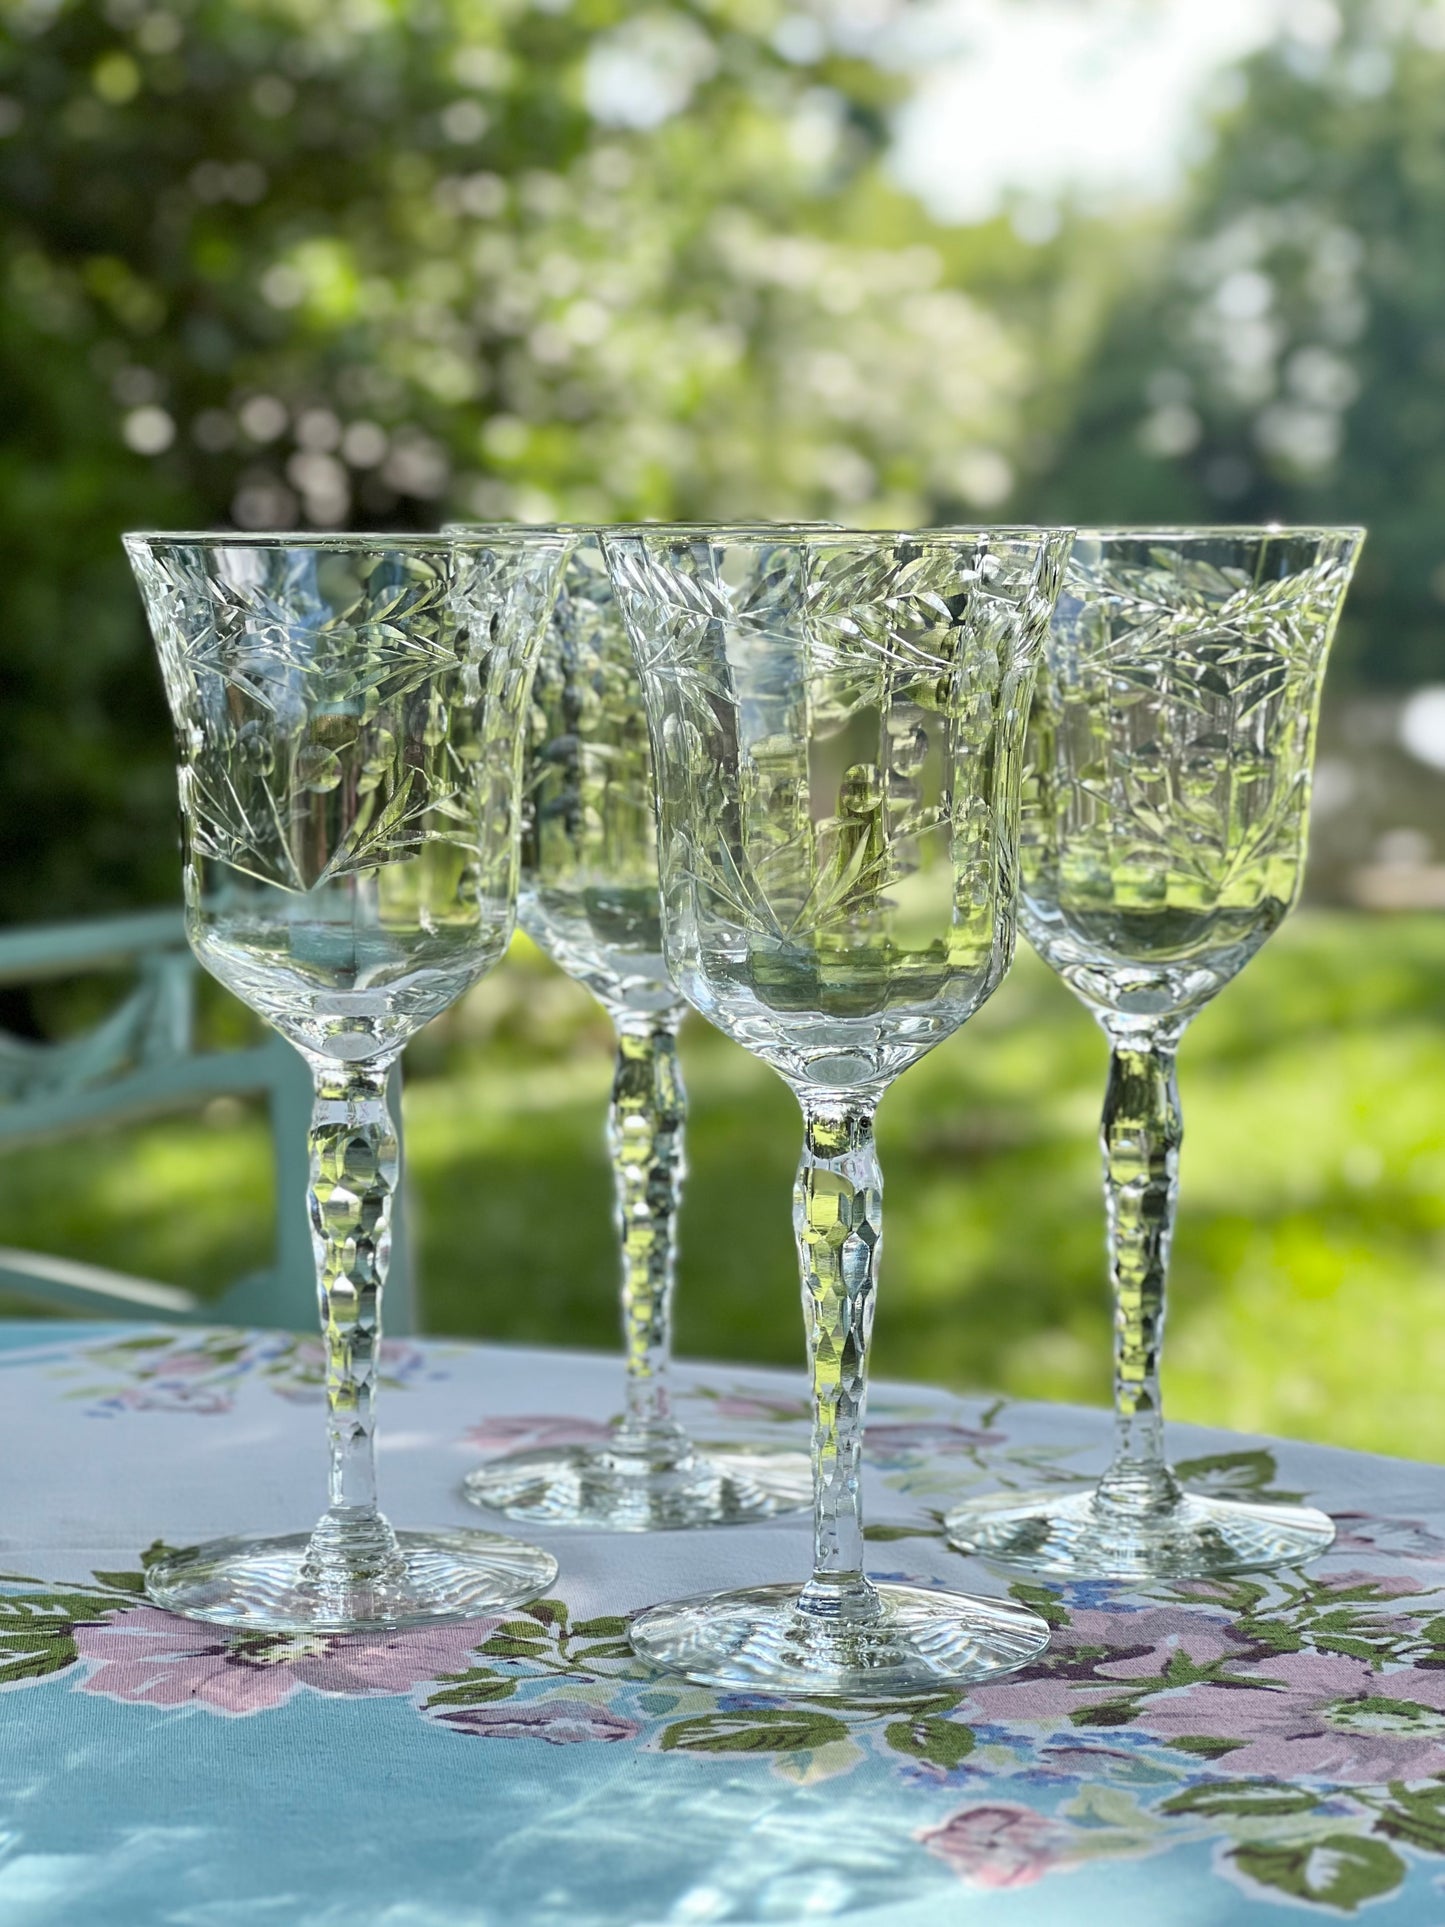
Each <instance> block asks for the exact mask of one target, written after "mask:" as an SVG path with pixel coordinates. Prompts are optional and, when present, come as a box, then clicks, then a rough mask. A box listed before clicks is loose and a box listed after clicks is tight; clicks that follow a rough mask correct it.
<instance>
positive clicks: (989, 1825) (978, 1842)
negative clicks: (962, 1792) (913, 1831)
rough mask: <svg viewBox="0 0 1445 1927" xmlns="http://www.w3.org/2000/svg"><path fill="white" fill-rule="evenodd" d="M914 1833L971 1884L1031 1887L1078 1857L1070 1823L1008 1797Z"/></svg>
mask: <svg viewBox="0 0 1445 1927" xmlns="http://www.w3.org/2000/svg"><path fill="white" fill-rule="evenodd" d="M915 1837H916V1838H917V1839H918V1840H920V1841H922V1843H923V1845H924V1846H925V1847H927V1848H928V1851H929V1852H930V1853H936V1854H937V1855H938V1857H939V1858H940V1859H941V1860H946V1861H947V1862H948V1864H949V1866H950V1867H952V1869H953V1871H954V1872H955V1873H956V1874H957V1875H958V1876H959V1878H960V1879H961V1880H965V1881H967V1882H968V1884H969V1886H971V1887H1028V1886H1031V1885H1032V1884H1033V1882H1034V1881H1036V1880H1041V1879H1042V1878H1043V1877H1044V1875H1045V1874H1046V1873H1053V1872H1055V1871H1056V1870H1057V1869H1059V1868H1062V1867H1067V1866H1071V1865H1072V1864H1073V1863H1074V1862H1075V1861H1076V1860H1077V1858H1078V1855H1077V1852H1076V1851H1075V1849H1074V1848H1073V1846H1072V1844H1071V1841H1070V1835H1069V1832H1068V1830H1067V1829H1066V1828H1064V1827H1061V1826H1059V1825H1058V1823H1057V1822H1056V1821H1053V1820H1050V1819H1048V1818H1047V1817H1046V1816H1045V1815H1044V1814H1042V1813H1035V1812H1034V1810H1033V1808H1032V1807H1021V1806H1016V1805H1014V1804H1012V1803H1011V1802H1005V1801H999V1802H997V1803H995V1804H992V1805H987V1806H976V1807H960V1808H959V1810H958V1812H957V1813H954V1814H950V1815H949V1817H948V1819H947V1820H945V1821H944V1823H943V1825H942V1826H941V1827H931V1828H929V1829H928V1830H927V1831H926V1832H924V1833H919V1834H918V1835H916V1836H915Z"/></svg>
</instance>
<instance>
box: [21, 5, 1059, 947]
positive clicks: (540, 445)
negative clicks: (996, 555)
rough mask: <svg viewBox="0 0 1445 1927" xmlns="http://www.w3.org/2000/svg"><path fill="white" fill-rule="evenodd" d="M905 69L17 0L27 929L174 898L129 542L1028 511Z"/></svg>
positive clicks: (480, 15) (783, 20) (999, 371)
mask: <svg viewBox="0 0 1445 1927" xmlns="http://www.w3.org/2000/svg"><path fill="white" fill-rule="evenodd" d="M900 84H901V83H900V82H899V81H898V79H897V78H896V77H892V76H888V75H885V74H884V73H883V72H882V71H881V70H879V69H878V68H876V67H874V66H872V65H870V64H869V63H868V62H867V61H865V60H863V59H861V58H859V57H858V56H857V55H856V54H849V53H847V52H846V51H840V50H839V49H838V48H837V47H836V46H834V45H833V44H832V43H831V42H830V40H829V37H828V35H827V33H826V32H825V31H824V30H823V28H822V27H821V26H820V25H819V24H818V21H817V20H816V19H815V18H814V17H813V16H811V15H809V14H806V13H803V12H797V11H790V10H789V9H787V8H786V7H784V6H783V5H782V4H780V0H668V3H667V4H665V5H654V6H650V7H643V8H641V9H639V8H637V7H636V6H633V5H629V4H626V0H575V4H573V5H571V6H570V7H568V6H567V5H566V0H562V4H560V5H559V4H558V0H531V3H530V4H528V0H104V3H103V4H102V3H101V0H7V4H5V6H4V7H3V11H0V277H3V287H4V302H3V313H0V387H3V391H4V392H5V394H6V397H7V411H6V412H7V416H8V422H7V428H6V431H5V439H4V444H3V448H0V579H3V580H4V581H5V583H6V585H7V590H8V595H7V608H6V616H7V624H6V628H7V633H6V641H5V647H4V650H3V654H0V679H3V682H0V701H3V704H4V714H5V719H6V743H5V754H4V756H3V758H0V869H3V874H4V876H5V879H6V889H5V896H4V901H3V905H0V916H3V917H4V918H6V919H15V920H22V919H23V920H29V919H34V918H38V917H48V916H57V915H63V914H77V913H83V912H85V911H90V910H99V909H102V908H106V907H110V906H113V905H117V904H123V903H129V902H134V901H137V900H146V899H164V898H168V897H171V896H173V895H174V894H175V888H176V880H175V874H174V855H173V848H174V837H173V833H172V830H171V822H172V818H173V803H172V779H171V774H170V768H169V760H170V759H169V750H168V742H167V736H166V730H165V725H164V720H163V716H162V711H161V704H160V700H159V691H158V688H157V685H156V680H155V678H154V676H153V675H152V673H151V670H150V666H149V661H148V655H149V652H148V649H147V646H146V643H145V640H144V633H143V629H142V625H141V620H140V613H139V609H138V606H137V603H136V599H135V596H134V593H133V590H132V588H131V586H130V584H129V581H128V578H127V574H126V570H125V567H124V563H123V560H122V557H121V554H120V550H119V545H118V542H117V536H118V534H119V531H120V530H121V529H122V528H123V527H126V526H132V527H134V526H138V525H144V524H159V525H162V526H170V527H185V526H193V527H194V526H213V525H216V524H222V523H227V522H234V523H235V524H238V525H240V526H241V527H246V528H268V527H288V526H297V525H303V526H304V525H310V526H315V527H323V528H324V527H330V526H341V525H353V526H356V525H360V526H367V525H370V526H387V525H389V526H403V527H404V526H409V525H411V526H417V525H420V526H427V525H431V524H433V523H434V522H435V520H436V519H437V517H438V516H439V515H440V514H441V513H442V512H443V511H446V512H450V513H456V512H463V513H471V514H474V515H481V516H486V517H501V516H510V515H515V516H518V517H520V518H522V519H534V520H536V519H545V518H547V517H548V516H551V515H558V516H567V517H571V518H578V519H583V518H599V519H600V518H605V517H609V516H612V517H618V516H643V515H649V514H652V515H667V514H674V515H688V514H693V515H698V514H712V515H724V516H725V515H728V514H741V513H750V514H798V513H803V512H812V513H819V512H822V513H830V512H831V513H834V514H837V513H845V514H850V515H866V516H869V517H872V518H875V519H895V518H896V519H900V520H905V521H906V520H909V519H914V518H921V517H923V516H924V515H926V514H927V513H928V512H929V510H930V508H933V507H935V506H936V505H938V504H944V505H945V506H946V508H947V511H948V512H949V513H955V514H956V513H960V512H969V511H970V510H974V511H976V510H978V509H984V508H987V507H989V506H990V505H991V504H992V503H993V502H994V501H996V500H997V499H998V498H999V496H1000V495H1001V494H1002V492H1003V491H1004V489H1006V487H1007V485H1008V479H1009V471H1008V469H1007V468H1006V467H1001V464H1002V457H1001V455H1000V454H999V453H998V451H999V450H1000V449H1003V448H1005V447H1007V446H1008V444H1009V443H1010V441H1011V439H1012V438H1013V436H1014V435H1015V433H1016V432H1017V431H1016V414H1017V409H1018V406H1019V403H1020V399H1021V396H1022V394H1023V391H1024V387H1025V378H1026V368H1027V357H1026V356H1025V355H1023V354H1022V353H1021V351H1020V349H1019V347H1018V346H1017V343H1016V341H1015V339H1014V336H1013V334H1012V332H1011V331H1010V330H1009V329H1008V328H1007V327H1005V326H1003V325H1001V324H1000V323H999V322H998V321H996V320H995V319H993V318H992V316H991V315H990V314H989V312H987V311H986V310H985V309H984V308H983V307H982V306H980V305H979V304H978V303H976V302H974V301H973V300H971V299H970V298H969V297H968V296H967V295H965V294H963V293H961V292H959V291H958V290H957V289H956V288H951V287H948V286H945V285H944V284H943V283H944V272H945V270H944V261H943V256H942V255H941V253H940V252H939V250H938V248H937V247H934V246H931V245H929V244H928V240H927V232H928V230H927V223H926V222H925V221H923V220H922V217H921V216H920V215H919V214H918V212H917V210H916V209H915V208H913V206H912V204H911V203H905V202H903V201H902V200H901V199H900V197H898V196H897V195H894V194H892V193H891V192H890V191H889V190H887V188H886V187H885V186H884V185H883V184H882V182H881V178H880V174H879V168H878V157H879V153H880V150H881V147H882V144H883V140H884V136H885V116H886V110H887V107H888V104H889V102H890V100H891V99H892V97H893V96H894V94H895V93H896V91H897V89H898V87H899V85H900ZM1000 477H1002V479H1000Z"/></svg>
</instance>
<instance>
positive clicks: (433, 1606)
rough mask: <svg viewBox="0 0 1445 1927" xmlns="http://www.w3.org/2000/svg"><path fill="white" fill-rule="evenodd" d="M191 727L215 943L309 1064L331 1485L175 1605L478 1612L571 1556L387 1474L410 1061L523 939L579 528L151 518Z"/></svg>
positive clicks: (156, 1592)
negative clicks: (545, 716)
mask: <svg viewBox="0 0 1445 1927" xmlns="http://www.w3.org/2000/svg"><path fill="white" fill-rule="evenodd" d="M126 548H127V551H128V553H129V555H130V559H131V564H132V567H133V568H134V571H135V575H136V579H137V581H138V582H139V584H140V588H141V593H142V595H143V597H144V599H145V604H146V610H147V613H148V615H149V618H150V624H151V629H152V632H153V634H154V636H155V641H156V647H157V650H158V652H159V655H160V661H161V670H162V675H163V677H164V681H165V688H166V696H167V698H168V701H169V703H170V707H171V713H172V717H173V720H174V723H175V729H176V742H177V754H178V761H179V783H180V798H181V821H182V832H183V854H184V866H185V870H184V874H185V901H186V926H187V932H188V935H189V937H190V941H191V945H192V947H193V949H194V950H195V952H196V955H197V956H198V957H199V959H200V961H201V962H202V963H203V964H204V965H205V967H206V969H207V970H209V971H210V972H211V973H212V974H213V975H214V976H216V977H218V978H219V979H220V981H221V982H222V983H223V984H225V985H227V987H228V988H229V989H231V990H233V991H234V992H235V993H236V995H237V996H238V997H240V998H242V999H243V1000H244V1001H245V1002H246V1003H247V1004H249V1005H250V1006H251V1008H252V1009H253V1010H256V1011H258V1012H259V1013H260V1014H261V1016H263V1017H264V1018H266V1019H267V1021H268V1022H270V1023H272V1024H274V1025H275V1026H276V1028H277V1029H278V1030H279V1031H281V1032H282V1034H283V1035H284V1036H285V1037H287V1038H288V1039H289V1040H290V1042H291V1043H293V1044H294V1045H295V1046H296V1048H297V1049H298V1050H299V1051H300V1052H301V1054H302V1056H303V1057H304V1058H305V1059H306V1062H307V1063H308V1064H309V1066H310V1067H311V1071H312V1074H313V1076H314V1078H315V1085H316V1103H315V1109H314V1112H313V1116H312V1125H311V1185H310V1209H311V1227H312V1240H313V1244H314V1247H315V1252H316V1272H317V1284H318V1291H319V1297H320V1310H321V1327H322V1334H323V1337H324V1340H325V1345H326V1399H327V1429H328V1437H329V1446H330V1503H329V1505H328V1507H327V1509H326V1511H325V1512H324V1513H323V1515H322V1517H321V1519H320V1521H319V1522H318V1524H317V1526H316V1528H315V1530H314V1531H312V1532H311V1533H309V1534H307V1533H298V1534H293V1535H289V1536H286V1537H282V1538H264V1539H263V1538H236V1539H224V1540H219V1541H216V1542H213V1543H211V1544H207V1545H201V1546H193V1547H190V1548H188V1549H187V1550H185V1551H182V1552H178V1553H176V1554H173V1555H171V1556H169V1557H167V1558H165V1559H162V1560H161V1561H159V1562H158V1563H157V1564H155V1565H153V1566H152V1567H151V1568H150V1570H149V1572H148V1573H147V1575H146V1584H147V1589H148V1591H149V1593H150V1596H151V1598H152V1599H154V1600H155V1601H156V1603H157V1604H158V1605H161V1606H165V1607H167V1608H169V1609H170V1610H172V1611H174V1612H181V1613H186V1614H189V1615H190V1616H191V1617H192V1618H197V1619H208V1620H216V1621H219V1622H221V1623H223V1624H228V1625H243V1626H264V1627H270V1628H277V1629H298V1630H300V1629H315V1630H329V1631H337V1630H349V1631H357V1630H365V1629H367V1628H371V1627H394V1626H407V1625H414V1624H419V1623H425V1622H429V1621H434V1620H438V1619H459V1618H468V1617H471V1616H473V1615H476V1614H486V1613H494V1612H496V1611H498V1610H501V1609H504V1608H506V1607H509V1606H516V1605H520V1604H521V1603H523V1602H524V1601H525V1600H528V1599H531V1598H534V1597H535V1596H536V1595H537V1594H538V1593H540V1592H542V1591H544V1590H545V1589H546V1587H547V1586H548V1585H550V1584H551V1582H552V1580H553V1578H554V1577H555V1575H556V1570H557V1567H556V1562H555V1560H553V1559H552V1558H551V1557H550V1555H548V1554H547V1553H544V1552H541V1551H539V1550H538V1549H537V1548H536V1547H534V1546H527V1545H521V1544H519V1543H517V1542H516V1541H514V1540H511V1539H506V1538H501V1537H498V1536H496V1535H494V1534H491V1533H485V1532H467V1531H461V1532H425V1533H423V1532H396V1531H394V1530H393V1528H392V1526H391V1525H390V1523H389V1522H388V1521H387V1519H386V1518H385V1516H384V1515H383V1514H382V1512H381V1511H380V1509H379V1507H378V1504H377V1493H376V1467H375V1452H374V1407H375V1397H376V1378H377V1366H378V1346H379V1342H380V1337H381V1297H382V1286H383V1283H384V1281H385V1277H386V1267H387V1259H388V1255H389V1251H390V1241H391V1234H390V1218H391V1205H392V1199H393V1197H394V1196H395V1192H396V1187H397V1183H398V1181H399V1170H398V1146H397V1140H396V1134H395V1131H394V1129H393V1127H392V1124H391V1119H390V1116H389V1113H388V1110H387V1105H386V1079H387V1073H388V1071H389V1070H390V1068H391V1066H392V1064H393V1063H394V1062H395V1061H396V1058H397V1057H398V1055H399V1054H400V1052H401V1050H402V1047H403V1046H404V1045H405V1044H406V1042H407V1040H408V1039H409V1038H410V1037H412V1036H414V1035H415V1034H416V1032H417V1031H419V1030H420V1029H421V1028H422V1026H423V1025H425V1024H426V1023H428V1022H429V1021H430V1020H431V1019H432V1018H433V1017H435V1016H437V1015H438V1014H439V1013H440V1012H441V1011H443V1010H445V1009H446V1007H447V1006H448V1005H449V1004H450V1003H452V1002H453V1001H454V1000H455V999H456V998H457V997H459V996H460V995H461V994H462V992H463V991H464V990H466V989H468V988H469V986H470V985H472V984H473V983H475V982H476V981H477V979H478V978H479V977H481V976H482V975H483V974H484V973H485V972H486V971H488V970H490V969H491V968H492V966H493V965H494V964H495V963H496V962H497V961H498V959H499V958H500V957H501V956H502V954H503V953H504V951H505V950H506V947H507V943H508V940H509V938H510V936H511V932H512V926H513V918H514V914H515V904H516V883H517V827H518V810H517V803H518V798H519V794H520V789H521V774H522V770H521V762H522V757H521V732H522V724H523V719H524V716H525V712H526V703H527V696H528V686H529V683H530V679H531V674H532V670H533V667H534V663H535V658H536V650H537V646H538V644H539V642H540V640H541V636H542V633H543V630H544V628H545V625H546V620H547V616H548V614H549V612H550V608H551V602H552V596H553V594H554V593H555V589H556V583H557V579H558V576H559V574H560V570H561V567H562V564H563V562H564V560H565V557H566V550H567V543H566V541H565V539H564V538H563V537H562V536H560V535H558V534H555V533H552V534H548V535H544V536H539V535H523V534H514V535H508V536H500V535H499V536H496V537H493V538H491V539H489V540H487V541H486V542H459V541H444V540H442V539H440V538H437V537H407V536H395V535H375V536H344V535H326V536H307V535H296V536H293V535H279V536H264V537H248V536H242V535H229V534H212V535H184V536H177V535H130V536H127V537H126Z"/></svg>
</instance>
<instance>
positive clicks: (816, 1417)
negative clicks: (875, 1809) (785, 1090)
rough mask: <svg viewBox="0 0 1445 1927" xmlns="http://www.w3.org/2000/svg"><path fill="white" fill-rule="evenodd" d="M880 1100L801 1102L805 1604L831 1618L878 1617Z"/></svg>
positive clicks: (796, 1194) (798, 1199)
mask: <svg viewBox="0 0 1445 1927" xmlns="http://www.w3.org/2000/svg"><path fill="white" fill-rule="evenodd" d="M874 1104H875V1100H874V1099H872V1098H868V1099H862V1100H860V1099H856V1098H842V1097H839V1098H834V1099H830V1100H828V1101H827V1102H820V1101H819V1100H818V1099H817V1098H816V1097H815V1096H814V1095H813V1094H812V1093H809V1094H807V1095H805V1096H804V1098H803V1156H802V1159H801V1162H800V1163H799V1165H798V1178H797V1183H796V1184H795V1185H794V1187H793V1229H794V1231H795V1233H796V1234H797V1239H798V1261H799V1268H800V1272H801V1276H802V1286H803V1318H804V1320H805V1322H806V1325H807V1332H808V1363H809V1367H810V1370H811V1373H812V1389H813V1576H812V1578H811V1579H810V1580H809V1582H808V1584H807V1585H806V1586H805V1587H804V1589H803V1592H802V1595H801V1597H800V1599H799V1602H798V1603H799V1606H800V1608H801V1610H803V1611H804V1612H808V1613H813V1614H817V1615H818V1616H819V1617H822V1618H829V1619H842V1618H848V1619H862V1618H871V1617H873V1616H874V1615H875V1614H876V1613H877V1612H878V1610H879V1606H878V1596H877V1594H876V1593H875V1592H874V1590H873V1588H872V1587H871V1586H870V1585H869V1584H868V1581H867V1580H866V1579H865V1578H864V1576H863V1508H862V1491H861V1488H860V1485H859V1472H860V1467H861V1460H862V1454H863V1414H864V1406H865V1403H866V1399H867V1391H868V1339H869V1335H870V1333H871V1331H872V1329H873V1299H874V1292H875V1289H876V1286H877V1280H878V1256H879V1252H880V1250H881V1248H882V1242H883V1173H882V1171H881V1170H880V1169H879V1166H878V1153H877V1150H876V1148H875V1146H874V1142H873V1111H874Z"/></svg>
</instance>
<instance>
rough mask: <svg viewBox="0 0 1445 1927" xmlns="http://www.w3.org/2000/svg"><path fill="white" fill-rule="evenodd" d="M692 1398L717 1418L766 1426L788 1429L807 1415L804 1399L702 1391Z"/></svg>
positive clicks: (762, 1393) (778, 1395)
mask: <svg viewBox="0 0 1445 1927" xmlns="http://www.w3.org/2000/svg"><path fill="white" fill-rule="evenodd" d="M695 1396H696V1397H699V1398H705V1399H706V1400H707V1407H708V1410H709V1412H715V1413H716V1414H717V1416H718V1417H719V1418H736V1419H760V1420H762V1422H763V1423H764V1424H766V1425H789V1424H794V1423H796V1422H798V1421H799V1420H803V1421H806V1420H807V1418H808V1415H809V1411H810V1407H809V1404H808V1400H807V1398H806V1397H804V1396H799V1397H796V1398H789V1397H787V1396H785V1395H781V1394H777V1393H767V1392H709V1391H702V1390H700V1391H698V1392H697V1393H696V1394H695Z"/></svg>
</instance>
